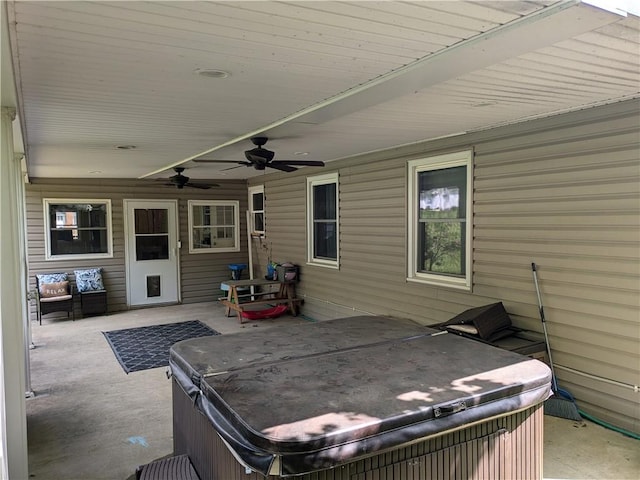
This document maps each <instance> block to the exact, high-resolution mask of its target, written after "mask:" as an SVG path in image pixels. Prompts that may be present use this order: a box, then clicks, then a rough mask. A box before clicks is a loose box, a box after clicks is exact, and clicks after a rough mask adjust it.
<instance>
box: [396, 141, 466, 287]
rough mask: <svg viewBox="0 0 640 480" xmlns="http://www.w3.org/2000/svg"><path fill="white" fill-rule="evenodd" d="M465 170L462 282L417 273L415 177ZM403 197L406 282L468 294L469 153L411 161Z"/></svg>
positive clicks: (417, 211)
mask: <svg viewBox="0 0 640 480" xmlns="http://www.w3.org/2000/svg"><path fill="white" fill-rule="evenodd" d="M461 166H463V167H466V168H467V191H466V218H465V221H466V229H465V237H466V242H465V256H466V265H465V275H464V278H461V277H453V276H447V275H436V274H431V273H425V272H419V271H418V269H417V263H418V246H419V244H420V242H419V241H418V237H417V235H418V226H419V225H418V217H419V211H420V199H419V198H418V195H419V185H418V176H419V174H420V173H422V172H425V171H433V170H441V169H445V168H452V167H461ZM407 167H408V169H407V170H408V172H407V185H408V189H407V193H408V205H407V206H408V208H407V212H408V218H407V241H408V245H407V281H409V282H419V283H426V284H430V285H437V286H440V287H450V288H455V289H460V290H467V291H471V287H472V284H471V280H472V264H473V259H472V257H471V255H472V251H473V248H472V232H473V211H472V208H473V198H472V197H473V152H472V151H471V150H466V151H462V152H455V153H449V154H445V155H437V156H433V157H429V158H421V159H416V160H411V161H409V162H408V163H407Z"/></svg>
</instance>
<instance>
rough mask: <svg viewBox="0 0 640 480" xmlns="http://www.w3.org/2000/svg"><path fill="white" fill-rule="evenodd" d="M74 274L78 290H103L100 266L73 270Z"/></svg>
mask: <svg viewBox="0 0 640 480" xmlns="http://www.w3.org/2000/svg"><path fill="white" fill-rule="evenodd" d="M73 273H74V274H75V276H76V287H78V292H80V293H82V292H91V291H94V290H104V284H103V283H102V268H88V269H86V270H74V271H73Z"/></svg>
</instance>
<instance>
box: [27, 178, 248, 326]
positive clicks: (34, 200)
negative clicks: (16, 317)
mask: <svg viewBox="0 0 640 480" xmlns="http://www.w3.org/2000/svg"><path fill="white" fill-rule="evenodd" d="M216 183H218V184H220V185H221V186H220V187H218V188H212V189H210V190H197V189H190V188H185V189H182V190H178V189H173V188H170V187H164V186H159V185H158V183H157V182H154V181H135V180H112V179H108V180H98V179H95V180H94V179H38V178H35V179H32V183H31V184H29V185H27V187H26V210H27V242H28V256H29V281H30V285H31V287H32V288H33V287H34V286H35V277H34V275H35V274H36V273H44V272H60V271H66V272H67V273H69V274H72V273H73V270H75V269H81V268H88V267H103V269H104V281H105V287H106V289H107V291H108V293H107V296H108V305H109V311H110V312H115V311H121V310H126V309H127V308H128V306H127V292H126V284H125V238H124V214H123V201H124V200H125V199H178V221H179V232H180V240H181V241H182V249H181V251H180V286H181V296H182V302H183V303H194V302H204V301H213V300H214V299H217V298H218V296H219V292H220V282H221V281H224V280H227V279H229V276H230V271H229V269H228V267H227V265H228V264H229V263H247V242H246V222H245V214H244V212H245V211H246V209H247V187H246V182H244V181H227V182H219V181H217V182H216ZM44 198H78V199H82V198H97V199H110V200H111V212H112V228H113V258H105V259H99V260H76V261H69V260H65V261H46V260H45V240H44V239H45V237H44V218H43V199H44ZM188 200H238V201H239V202H240V236H241V244H240V252H231V253H207V254H189V232H188V210H187V201H188ZM55 315H56V314H49V315H47V316H45V317H44V320H46V319H48V318H54V316H55ZM79 315H80V310H79V305H78V304H77V302H76V317H78V316H79ZM32 318H35V310H34V309H33V307H32Z"/></svg>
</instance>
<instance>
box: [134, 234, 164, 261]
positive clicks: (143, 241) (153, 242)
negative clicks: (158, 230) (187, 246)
mask: <svg viewBox="0 0 640 480" xmlns="http://www.w3.org/2000/svg"><path fill="white" fill-rule="evenodd" d="M168 258H169V236H168V235H137V236H136V260H139V261H140V260H167V259H168Z"/></svg>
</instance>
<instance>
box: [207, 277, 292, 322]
mask: <svg viewBox="0 0 640 480" xmlns="http://www.w3.org/2000/svg"><path fill="white" fill-rule="evenodd" d="M224 284H226V285H227V286H228V287H229V291H228V292H227V296H226V297H222V298H220V299H219V300H220V302H221V303H222V304H223V305H224V306H225V307H227V310H226V315H227V317H228V316H229V315H230V314H231V310H234V311H235V312H236V314H237V316H238V320H239V321H240V323H243V316H242V312H243V311H244V310H245V309H247V307H251V306H254V305H267V304H270V305H281V304H287V306H288V307H289V313H291V315H294V316H295V315H298V307H299V305H300V302H301V300H300V299H299V298H297V297H296V284H295V282H281V281H280V280H266V279H264V278H263V279H260V278H256V279H248V280H228V281H226V282H224ZM274 286H277V287H278V288H277V290H276V289H274V288H273V287H274ZM251 287H260V290H261V291H260V292H256V293H251V292H248V293H247V289H251ZM267 287H268V289H267Z"/></svg>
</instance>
